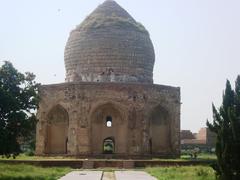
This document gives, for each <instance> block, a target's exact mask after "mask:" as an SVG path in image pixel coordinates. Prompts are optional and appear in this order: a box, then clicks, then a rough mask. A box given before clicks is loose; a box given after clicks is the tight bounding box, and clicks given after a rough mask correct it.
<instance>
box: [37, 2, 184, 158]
mask: <svg viewBox="0 0 240 180" xmlns="http://www.w3.org/2000/svg"><path fill="white" fill-rule="evenodd" d="M154 61H155V56H154V50H153V46H152V42H151V40H150V37H149V34H148V32H147V31H146V30H145V28H144V27H143V26H142V25H140V24H139V23H137V22H136V21H135V20H134V19H133V18H132V17H131V16H130V15H129V14H128V13H127V12H126V11H125V10H124V9H122V8H121V7H120V6H119V5H118V4H117V3H116V2H114V1H111V0H107V1H106V2H104V3H103V4H102V5H100V6H99V7H98V8H97V9H96V10H95V11H94V12H93V13H92V14H91V15H90V16H89V17H88V18H87V19H86V20H85V21H84V22H83V23H82V24H81V25H80V26H78V27H77V28H76V29H75V30H73V31H72V32H71V33H70V37H69V40H68V42H67V45H66V49H65V66H66V83H62V84H57V85H45V86H41V88H40V96H41V101H40V104H39V110H38V119H39V122H38V124H37V141H36V154H38V155H56V154H61V155H74V156H81V157H106V158H109V157H121V158H129V157H138V158H142V157H149V156H154V157H178V156H179V154H180V88H177V87H170V86H163V85H155V84H153V78H152V71H153V65H154Z"/></svg>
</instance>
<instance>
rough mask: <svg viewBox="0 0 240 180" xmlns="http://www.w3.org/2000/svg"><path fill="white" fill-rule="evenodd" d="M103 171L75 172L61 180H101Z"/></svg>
mask: <svg viewBox="0 0 240 180" xmlns="http://www.w3.org/2000/svg"><path fill="white" fill-rule="evenodd" d="M102 174H103V172H102V171H73V172H70V173H68V174H67V175H65V176H63V177H62V178H60V179H59V180H101V179H102Z"/></svg>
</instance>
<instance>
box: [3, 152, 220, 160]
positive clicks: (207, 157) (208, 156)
mask: <svg viewBox="0 0 240 180" xmlns="http://www.w3.org/2000/svg"><path fill="white" fill-rule="evenodd" d="M1 159H3V160H12V159H13V158H12V157H11V158H9V159H7V158H6V157H3V158H1V157H0V160H1ZM77 159H78V158H76V157H64V156H52V157H51V156H27V155H25V154H20V155H19V156H17V157H16V160H77ZM216 159H217V157H216V155H215V154H206V153H200V154H198V157H197V160H216ZM79 160H80V159H79ZM98 160H101V159H98ZM102 160H105V159H102ZM114 160H118V159H114ZM119 160H121V159H119ZM152 160H162V161H188V160H192V159H191V157H190V156H189V155H181V158H178V159H159V158H153V159H152Z"/></svg>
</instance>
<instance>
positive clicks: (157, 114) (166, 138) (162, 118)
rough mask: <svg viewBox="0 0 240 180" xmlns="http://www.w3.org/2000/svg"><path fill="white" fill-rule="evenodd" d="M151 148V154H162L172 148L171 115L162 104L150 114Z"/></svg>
mask: <svg viewBox="0 0 240 180" xmlns="http://www.w3.org/2000/svg"><path fill="white" fill-rule="evenodd" d="M149 118H150V119H149V123H150V129H149V137H150V138H149V146H150V147H149V149H150V153H151V154H161V153H165V152H168V151H169V148H170V140H171V139H170V138H171V137H170V134H171V133H170V116H169V112H168V111H167V110H166V109H165V108H163V107H162V106H160V105H159V106H157V107H155V108H154V109H153V110H152V112H151V113H150V116H149Z"/></svg>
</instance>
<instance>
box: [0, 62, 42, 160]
mask: <svg viewBox="0 0 240 180" xmlns="http://www.w3.org/2000/svg"><path fill="white" fill-rule="evenodd" d="M34 79H35V75H34V74H32V73H29V72H27V73H25V74H22V73H20V72H18V71H17V70H16V69H15V68H14V67H13V65H12V64H11V63H10V62H8V61H5V62H4V64H3V65H2V66H1V67H0V155H6V156H8V157H9V156H10V155H14V156H15V155H17V154H18V153H19V152H20V143H21V142H23V141H26V140H30V139H32V138H33V136H34V134H35V125H36V116H35V111H34V110H36V108H37V105H38V84H37V83H36V82H35V81H34Z"/></svg>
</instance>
